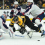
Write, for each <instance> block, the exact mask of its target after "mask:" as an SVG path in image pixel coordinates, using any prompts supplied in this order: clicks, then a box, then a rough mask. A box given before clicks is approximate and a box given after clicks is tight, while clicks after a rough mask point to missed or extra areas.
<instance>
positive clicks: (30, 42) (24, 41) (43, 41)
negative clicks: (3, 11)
mask: <svg viewBox="0 0 45 45" xmlns="http://www.w3.org/2000/svg"><path fill="white" fill-rule="evenodd" d="M43 22H44V20H43V21H42V22H41V23H42V24H43V27H44V29H45V24H44V23H43ZM9 23H10V22H9V21H8V22H6V24H7V25H8V26H9ZM27 29H28V30H29V28H27ZM15 34H17V35H21V34H20V33H18V32H16V33H15ZM22 36H24V37H17V36H15V37H13V38H10V37H9V34H3V39H2V40H0V45H45V37H43V38H42V37H41V34H40V33H37V32H34V33H33V36H32V38H31V39H30V38H29V37H28V36H27V34H26V33H25V34H24V35H22ZM38 40H40V41H38Z"/></svg>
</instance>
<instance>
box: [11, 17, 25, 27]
mask: <svg viewBox="0 0 45 45" xmlns="http://www.w3.org/2000/svg"><path fill="white" fill-rule="evenodd" d="M13 18H14V17H13ZM13 18H12V19H11V22H10V26H13V25H14V23H15V22H14V20H13ZM25 21H26V18H25V16H18V25H19V26H21V27H24V26H25Z"/></svg>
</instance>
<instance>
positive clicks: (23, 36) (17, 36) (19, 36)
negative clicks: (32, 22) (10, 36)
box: [15, 35, 25, 38]
mask: <svg viewBox="0 0 45 45" xmlns="http://www.w3.org/2000/svg"><path fill="white" fill-rule="evenodd" d="M15 36H17V37H23V38H24V37H25V36H21V35H15Z"/></svg>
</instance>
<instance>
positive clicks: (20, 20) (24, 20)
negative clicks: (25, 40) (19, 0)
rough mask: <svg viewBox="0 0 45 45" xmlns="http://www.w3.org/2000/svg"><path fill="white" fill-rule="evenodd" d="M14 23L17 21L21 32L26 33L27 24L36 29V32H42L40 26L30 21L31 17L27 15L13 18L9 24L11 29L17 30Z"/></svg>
mask: <svg viewBox="0 0 45 45" xmlns="http://www.w3.org/2000/svg"><path fill="white" fill-rule="evenodd" d="M14 23H17V24H18V25H19V26H20V27H21V29H20V30H19V32H20V33H22V34H24V33H25V31H26V30H25V25H27V26H28V27H29V28H31V29H33V30H35V31H36V32H42V33H43V31H41V30H40V29H39V28H38V27H35V26H34V24H33V23H32V22H31V21H30V19H29V17H27V16H14V17H13V18H12V19H11V22H10V24H9V26H10V29H12V30H13V31H14V32H15V28H14Z"/></svg>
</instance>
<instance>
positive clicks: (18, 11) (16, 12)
mask: <svg viewBox="0 0 45 45" xmlns="http://www.w3.org/2000/svg"><path fill="white" fill-rule="evenodd" d="M21 9H22V8H21V6H19V3H18V2H17V1H15V2H14V8H13V9H12V10H11V15H10V18H12V17H13V16H15V15H22V13H21Z"/></svg>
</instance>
